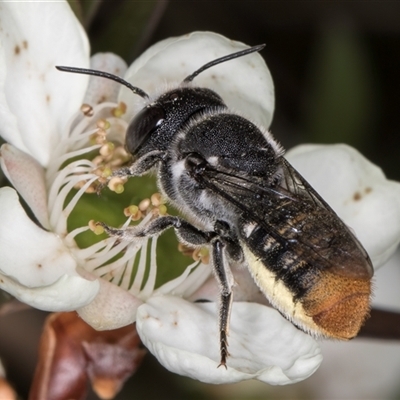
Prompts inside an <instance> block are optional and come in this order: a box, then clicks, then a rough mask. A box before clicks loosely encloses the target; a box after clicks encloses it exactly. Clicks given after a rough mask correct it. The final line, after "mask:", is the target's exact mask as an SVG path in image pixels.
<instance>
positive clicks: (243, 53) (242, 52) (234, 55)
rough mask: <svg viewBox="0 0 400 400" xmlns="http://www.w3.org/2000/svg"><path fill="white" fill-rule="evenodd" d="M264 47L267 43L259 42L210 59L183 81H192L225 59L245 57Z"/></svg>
mask: <svg viewBox="0 0 400 400" xmlns="http://www.w3.org/2000/svg"><path fill="white" fill-rule="evenodd" d="M264 47H265V44H259V45H258V46H254V47H249V48H248V49H245V50H240V51H237V52H236V53H232V54H228V55H227V56H223V57H220V58H217V59H216V60H213V61H210V62H209V63H207V64H205V65H203V66H202V67H201V68H199V69H198V70H197V71H194V72H193V73H192V74H190V75H189V76H188V77H186V78H185V79H184V80H183V81H182V83H184V82H192V80H193V79H194V78H196V76H197V75H199V74H201V73H202V72H203V71H205V70H206V69H208V68H211V67H213V66H214V65H217V64H221V63H223V62H225V61H229V60H233V59H235V58H239V57H243V56H246V55H247V54H251V53H255V52H257V51H261V50H262V49H263V48H264Z"/></svg>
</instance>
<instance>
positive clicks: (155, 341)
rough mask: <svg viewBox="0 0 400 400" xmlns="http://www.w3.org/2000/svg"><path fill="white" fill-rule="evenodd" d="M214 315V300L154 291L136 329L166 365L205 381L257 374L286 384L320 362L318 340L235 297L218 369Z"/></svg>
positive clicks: (267, 310) (230, 380)
mask: <svg viewBox="0 0 400 400" xmlns="http://www.w3.org/2000/svg"><path fill="white" fill-rule="evenodd" d="M217 315H218V313H217V310H216V304H215V303H201V304H200V303H198V304H194V303H190V302H188V301H185V300H183V299H181V298H178V297H172V296H155V297H152V298H151V299H149V300H148V302H147V303H146V304H143V305H142V306H140V307H139V309H138V313H137V321H136V328H137V330H138V333H139V335H140V338H141V339H142V341H143V343H144V344H145V346H146V347H147V348H148V349H149V350H150V351H151V352H152V353H153V354H154V355H155V356H156V357H157V358H158V360H159V361H160V362H161V364H162V365H164V367H166V368H167V369H168V370H170V371H172V372H175V373H178V374H181V375H185V376H189V377H191V378H194V379H198V380H200V381H203V382H207V383H233V382H238V381H241V380H246V379H259V380H261V381H263V382H267V383H270V384H274V385H284V384H288V383H294V382H298V381H300V380H303V379H305V378H307V377H308V376H310V375H311V374H312V373H313V372H314V371H315V370H316V369H317V368H318V366H319V365H320V363H321V361H322V357H321V355H320V350H319V347H318V345H317V343H316V342H315V341H314V340H313V339H312V338H311V337H310V336H308V335H306V334H304V333H303V332H301V331H299V330H298V329H296V328H295V327H294V326H293V325H292V324H291V323H290V322H288V321H286V320H285V319H284V318H283V317H282V316H281V315H280V314H279V313H278V312H277V311H276V310H274V309H271V308H268V307H265V306H262V305H259V304H255V303H240V302H234V303H233V312H232V318H231V329H230V336H229V344H230V346H229V351H230V353H231V356H230V357H229V358H228V363H227V364H228V369H227V370H226V369H225V368H217V366H218V364H219V336H218V324H217Z"/></svg>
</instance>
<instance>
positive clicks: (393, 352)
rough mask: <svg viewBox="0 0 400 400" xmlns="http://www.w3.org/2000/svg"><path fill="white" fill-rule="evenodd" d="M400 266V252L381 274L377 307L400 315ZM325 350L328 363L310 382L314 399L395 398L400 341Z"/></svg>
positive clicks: (330, 344) (331, 345)
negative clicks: (399, 288)
mask: <svg viewBox="0 0 400 400" xmlns="http://www.w3.org/2000/svg"><path fill="white" fill-rule="evenodd" d="M399 266H400V252H399V251H397V252H396V254H395V257H393V258H392V259H391V260H390V261H389V262H388V263H387V264H386V265H385V267H384V268H381V269H380V270H379V271H377V273H376V275H375V277H374V280H375V285H374V286H375V290H374V298H373V301H372V304H373V306H377V307H380V308H383V309H387V310H388V309H392V310H394V311H396V310H397V311H399V308H400V291H399V290H398V285H399V284H398V283H399V282H400V268H399ZM321 348H322V352H323V354H324V362H323V364H322V365H321V368H320V369H319V370H318V371H317V372H316V374H315V375H314V376H313V377H311V378H310V379H309V380H308V381H307V388H308V389H310V390H311V391H312V393H313V395H314V396H312V397H313V398H316V399H321V398H325V399H349V400H353V399H390V398H393V396H392V395H393V393H395V390H396V389H397V388H398V382H399V378H398V377H399V375H400V346H399V343H398V342H397V341H389V340H387V341H383V340H370V339H361V338H360V339H358V338H357V339H355V340H351V341H350V342H347V343H340V342H337V341H324V343H322V344H321ZM377 377H379V378H377ZM310 397H311V396H310Z"/></svg>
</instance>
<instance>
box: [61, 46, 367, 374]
mask: <svg viewBox="0 0 400 400" xmlns="http://www.w3.org/2000/svg"><path fill="white" fill-rule="evenodd" d="M263 47H264V45H259V46H254V47H250V48H247V49H245V50H241V51H238V52H235V53H232V54H228V55H226V56H224V57H221V58H217V59H215V60H212V61H210V62H209V63H207V64H205V65H203V66H202V67H200V68H199V69H197V70H196V71H195V72H193V73H192V74H191V75H189V76H188V77H186V78H185V79H183V81H182V83H181V84H180V85H179V86H177V87H175V88H173V89H171V90H168V91H165V92H164V93H162V94H161V95H160V96H159V97H158V98H156V99H155V100H153V101H150V97H149V95H148V94H147V93H145V92H144V91H143V90H141V89H140V88H137V87H134V86H132V85H131V84H130V83H129V82H126V81H125V80H123V79H122V78H120V77H118V76H115V75H112V74H109V73H106V72H102V71H96V70H90V69H81V68H75V67H57V68H58V69H59V70H61V71H67V72H74V73H81V74H89V75H95V76H100V77H104V78H107V79H112V80H114V81H116V82H119V83H121V84H122V85H125V86H126V87H128V88H129V89H130V90H131V91H132V92H133V93H134V94H136V95H139V96H141V97H142V98H143V99H144V100H145V101H146V105H145V106H144V107H143V109H142V110H141V111H140V112H139V113H138V114H136V116H134V118H133V119H132V121H131V122H130V124H129V127H128V129H127V132H126V141H125V145H126V149H127V150H128V152H129V153H130V154H132V157H133V162H132V163H131V165H129V166H127V167H124V168H122V169H119V170H117V171H115V172H114V173H113V174H112V176H118V177H132V176H140V175H144V174H147V173H148V172H149V171H151V170H155V171H156V173H157V182H158V187H159V189H160V191H161V193H162V194H163V196H164V197H165V198H166V199H167V200H168V201H169V202H170V203H171V204H172V205H173V206H175V207H176V208H177V209H178V210H180V211H181V213H182V215H184V216H186V218H187V219H185V218H183V217H180V216H171V215H163V216H159V217H157V218H155V219H154V220H152V221H151V222H150V223H148V224H147V225H146V226H144V227H138V226H136V227H128V228H125V229H116V228H113V227H109V226H107V225H105V224H102V225H103V226H104V228H105V230H106V232H107V233H108V234H109V235H111V236H116V237H118V238H119V239H120V240H131V241H132V240H135V238H137V237H151V236H155V235H158V234H160V233H161V232H163V231H164V230H166V229H168V228H174V230H175V232H176V234H177V236H178V239H179V240H180V241H181V242H183V243H184V244H186V245H189V246H194V247H200V246H205V245H207V246H209V247H210V250H211V251H210V253H211V260H212V268H213V271H214V273H215V277H216V279H217V281H218V283H219V286H220V306H219V307H220V309H219V311H220V312H219V333H220V365H222V366H225V367H226V362H227V358H228V356H229V353H228V342H227V337H228V331H229V316H230V311H231V307H232V296H233V294H232V288H233V286H234V278H233V274H232V271H231V268H230V266H231V265H233V264H235V263H239V264H243V265H245V266H246V267H247V268H248V269H249V271H250V273H251V275H252V277H253V278H254V281H255V283H256V284H257V285H258V287H259V289H260V290H261V291H262V292H263V293H264V294H265V296H266V297H267V299H268V300H269V302H270V303H271V304H272V305H273V306H274V307H275V308H276V309H277V310H278V311H279V312H280V313H281V314H282V315H283V316H284V317H286V318H287V319H288V320H290V321H291V322H292V323H293V324H294V325H295V326H297V327H298V328H300V329H301V330H303V331H305V332H308V333H310V334H312V335H314V336H325V337H331V338H337V339H343V340H347V339H351V338H353V337H354V336H356V335H357V333H358V331H359V330H360V328H361V326H362V324H363V322H364V321H365V319H366V318H367V316H368V314H369V308H370V296H371V278H372V275H373V267H372V264H371V260H370V258H369V256H368V254H367V252H366V251H365V249H364V248H363V246H362V245H361V243H360V242H359V241H358V240H357V238H356V237H355V236H354V234H353V233H352V232H351V231H350V229H349V228H348V227H347V226H346V225H345V224H344V223H343V222H342V220H341V219H340V218H339V217H338V216H337V215H336V213H335V212H334V211H333V210H332V208H331V207H330V206H329V205H328V204H327V203H326V202H325V201H324V200H323V199H322V198H321V196H320V195H319V194H318V193H317V192H316V191H315V190H314V189H313V188H312V187H311V186H310V185H309V184H308V183H307V181H306V180H305V179H304V178H303V177H302V176H301V175H300V174H299V173H298V172H297V171H296V170H295V169H294V168H293V167H292V166H291V165H290V164H289V162H288V161H287V160H286V159H285V158H284V152H283V150H282V148H281V147H280V145H279V144H278V143H277V142H276V140H275V139H274V138H273V137H272V135H270V134H269V133H265V132H263V131H262V130H261V129H260V128H259V127H257V126H256V125H255V124H253V123H252V122H250V121H249V120H248V119H246V118H245V117H243V116H241V115H239V114H237V113H234V112H232V111H231V110H229V109H228V107H227V106H226V104H225V103H224V100H223V99H222V98H221V97H220V96H219V95H218V94H217V93H216V92H215V91H213V90H211V89H208V88H204V87H197V86H195V85H193V83H192V81H193V80H194V79H195V77H196V76H197V75H199V74H200V73H203V72H204V71H205V70H207V69H209V68H211V67H214V66H216V65H217V64H220V63H223V62H227V61H230V62H234V61H233V60H235V59H236V58H238V57H243V56H246V55H248V54H251V53H254V52H259V51H260V50H261V49H262V48H263ZM189 220H190V221H191V222H188V221H189Z"/></svg>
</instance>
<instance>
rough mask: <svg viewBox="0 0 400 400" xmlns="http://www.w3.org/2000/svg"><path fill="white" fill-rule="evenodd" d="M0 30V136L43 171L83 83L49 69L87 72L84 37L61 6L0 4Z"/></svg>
mask: <svg viewBox="0 0 400 400" xmlns="http://www.w3.org/2000/svg"><path fill="white" fill-rule="evenodd" d="M0 24H1V27H2V29H1V30H0V40H1V45H2V48H1V50H0V62H2V64H1V65H2V67H1V68H0V71H1V72H0V93H1V94H0V118H1V120H2V127H1V131H0V132H1V135H2V136H3V137H4V138H5V139H6V140H7V141H8V142H10V143H12V144H13V145H14V146H16V147H18V148H19V149H20V150H23V151H25V152H27V153H29V154H31V155H32V156H33V157H34V158H36V159H37V160H38V161H39V162H40V163H41V164H42V165H46V164H47V163H48V161H49V157H50V155H51V152H52V150H53V149H54V146H55V145H56V144H57V143H58V141H59V139H60V136H61V134H62V130H63V129H65V127H66V124H67V122H68V121H69V119H70V118H71V116H72V114H73V113H74V112H76V111H77V110H78V109H79V107H80V105H81V103H82V99H83V95H84V93H85V90H86V86H87V81H88V77H87V76H83V75H79V76H77V75H72V74H66V73H62V72H60V71H57V70H56V69H55V66H56V65H72V66H79V67H87V66H88V64H89V46H88V42H87V38H86V34H85V32H84V31H83V28H82V27H81V25H80V24H79V22H78V20H77V19H76V17H75V16H74V14H73V12H72V11H71V9H70V7H69V5H68V3H67V2H50V1H44V2H22V1H17V2H2V3H1V13H0Z"/></svg>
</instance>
